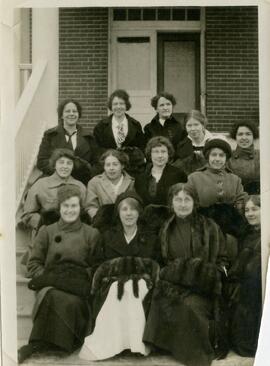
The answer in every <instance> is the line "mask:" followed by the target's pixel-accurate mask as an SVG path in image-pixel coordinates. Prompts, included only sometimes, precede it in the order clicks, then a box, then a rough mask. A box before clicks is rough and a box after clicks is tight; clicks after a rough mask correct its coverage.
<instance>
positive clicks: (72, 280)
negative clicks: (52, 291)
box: [28, 263, 92, 298]
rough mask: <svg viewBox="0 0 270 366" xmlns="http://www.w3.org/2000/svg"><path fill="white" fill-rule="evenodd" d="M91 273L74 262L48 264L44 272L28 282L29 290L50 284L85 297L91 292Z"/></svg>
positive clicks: (36, 289)
mask: <svg viewBox="0 0 270 366" xmlns="http://www.w3.org/2000/svg"><path fill="white" fill-rule="evenodd" d="M91 282H92V275H91V271H89V269H86V268H84V267H81V266H78V265H76V264H74V263H57V264H54V265H51V266H48V267H47V268H46V269H45V271H44V273H43V274H42V275H40V276H37V277H34V278H33V279H32V280H31V281H30V282H29V283H28V287H29V289H30V290H34V291H38V290H40V289H42V288H44V287H47V286H52V287H55V288H57V289H58V290H62V291H66V292H69V293H72V294H74V295H77V296H80V297H83V298H87V297H89V296H90V294H91Z"/></svg>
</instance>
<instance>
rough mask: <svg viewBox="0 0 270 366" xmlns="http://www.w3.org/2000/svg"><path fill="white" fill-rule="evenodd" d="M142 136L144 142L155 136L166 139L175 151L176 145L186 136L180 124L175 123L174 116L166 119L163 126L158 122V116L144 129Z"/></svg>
mask: <svg viewBox="0 0 270 366" xmlns="http://www.w3.org/2000/svg"><path fill="white" fill-rule="evenodd" d="M144 134H145V139H146V142H148V141H149V140H150V139H151V138H152V137H155V136H164V137H167V138H168V139H169V140H170V141H171V143H172V144H173V147H174V148H175V149H176V147H177V145H178V143H179V142H180V141H182V140H183V138H185V136H186V135H187V133H186V131H185V129H184V128H183V126H182V124H181V123H180V122H179V121H177V120H176V119H175V118H174V116H171V117H170V118H168V119H166V121H165V123H164V125H163V126H162V125H161V124H160V122H159V116H158V114H157V115H156V116H155V117H154V118H153V119H152V121H151V122H150V123H148V124H147V125H146V126H145V127H144Z"/></svg>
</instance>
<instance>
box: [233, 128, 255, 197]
mask: <svg viewBox="0 0 270 366" xmlns="http://www.w3.org/2000/svg"><path fill="white" fill-rule="evenodd" d="M231 137H232V138H233V139H235V140H236V143H237V146H236V149H235V150H234V151H233V152H232V156H231V158H230V160H229V161H228V167H229V168H230V169H231V171H232V172H233V173H234V174H236V175H238V176H239V177H240V178H241V181H242V184H243V186H244V189H245V191H246V192H247V193H248V194H257V193H259V192H260V151H259V150H257V149H255V147H254V140H255V139H257V138H259V130H258V127H257V125H255V124H254V123H252V122H249V121H241V122H238V123H235V124H234V125H233V127H232V130H231Z"/></svg>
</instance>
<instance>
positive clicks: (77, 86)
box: [59, 8, 108, 130]
mask: <svg viewBox="0 0 270 366" xmlns="http://www.w3.org/2000/svg"><path fill="white" fill-rule="evenodd" d="M107 94H108V9H106V8H105V9H102V8H77V9H76V8H66V9H60V13H59V101H61V100H63V99H65V98H67V97H72V98H75V99H77V100H78V101H79V102H80V103H81V104H82V107H83V113H82V118H81V124H82V125H83V126H84V127H86V128H87V129H88V130H92V128H93V127H94V126H95V125H96V123H97V122H98V121H99V120H100V119H101V118H102V117H104V116H106V115H107V108H106V103H107Z"/></svg>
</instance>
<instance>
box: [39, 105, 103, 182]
mask: <svg viewBox="0 0 270 366" xmlns="http://www.w3.org/2000/svg"><path fill="white" fill-rule="evenodd" d="M57 112H58V120H59V122H58V126H56V127H53V128H50V129H48V130H47V131H45V133H44V135H43V138H42V141H41V144H40V147H39V152H38V156H37V168H38V169H39V170H41V171H42V173H43V174H44V175H50V174H52V172H53V169H52V167H51V165H50V156H51V154H52V153H53V151H54V150H55V149H59V148H65V149H70V150H71V151H73V152H74V155H75V156H76V157H77V164H76V167H75V168H74V170H73V172H72V176H73V177H74V178H75V179H78V180H79V181H81V182H82V183H83V184H87V182H88V181H89V179H90V178H91V177H92V176H93V175H94V174H95V172H96V171H97V169H98V167H97V166H96V163H97V160H98V153H99V151H98V146H97V144H96V142H95V139H94V137H93V136H92V135H90V134H89V133H88V132H87V131H85V130H84V129H83V128H82V127H81V126H80V125H79V120H80V118H81V116H82V107H81V105H80V103H79V102H77V101H76V100H74V99H70V98H69V99H65V100H64V101H63V102H61V103H60V104H59V106H58V109H57Z"/></svg>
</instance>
